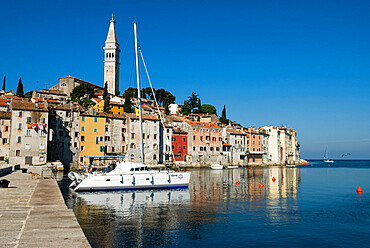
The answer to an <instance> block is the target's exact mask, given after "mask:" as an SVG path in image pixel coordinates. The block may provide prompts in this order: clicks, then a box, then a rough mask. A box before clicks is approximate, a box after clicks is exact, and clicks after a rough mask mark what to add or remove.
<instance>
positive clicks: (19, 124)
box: [17, 122, 22, 130]
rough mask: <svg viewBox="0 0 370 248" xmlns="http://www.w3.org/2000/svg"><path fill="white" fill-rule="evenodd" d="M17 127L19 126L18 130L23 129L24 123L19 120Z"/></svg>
mask: <svg viewBox="0 0 370 248" xmlns="http://www.w3.org/2000/svg"><path fill="white" fill-rule="evenodd" d="M17 127H18V130H21V129H22V123H20V122H18V123H17Z"/></svg>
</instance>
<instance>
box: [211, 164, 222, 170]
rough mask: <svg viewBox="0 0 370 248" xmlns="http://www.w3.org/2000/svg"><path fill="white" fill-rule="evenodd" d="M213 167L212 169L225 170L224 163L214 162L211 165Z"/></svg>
mask: <svg viewBox="0 0 370 248" xmlns="http://www.w3.org/2000/svg"><path fill="white" fill-rule="evenodd" d="M211 169H212V170H223V169H224V167H223V166H222V165H220V164H212V165H211Z"/></svg>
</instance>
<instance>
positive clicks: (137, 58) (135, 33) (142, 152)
mask: <svg viewBox="0 0 370 248" xmlns="http://www.w3.org/2000/svg"><path fill="white" fill-rule="evenodd" d="M136 25H137V24H136V23H134V35H135V58H136V81H137V100H138V105H139V106H138V107H139V122H140V148H141V149H140V150H141V163H144V142H143V116H142V111H141V87H140V73H139V45H138V41H137V27H136Z"/></svg>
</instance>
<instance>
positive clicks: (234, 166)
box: [227, 165, 239, 169]
mask: <svg viewBox="0 0 370 248" xmlns="http://www.w3.org/2000/svg"><path fill="white" fill-rule="evenodd" d="M227 168H228V169H238V168H239V166H237V165H228V166H227Z"/></svg>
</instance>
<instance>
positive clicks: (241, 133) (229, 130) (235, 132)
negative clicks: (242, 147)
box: [226, 128, 246, 135]
mask: <svg viewBox="0 0 370 248" xmlns="http://www.w3.org/2000/svg"><path fill="white" fill-rule="evenodd" d="M226 132H228V133H230V134H235V135H246V134H245V133H244V132H241V131H239V130H236V129H229V128H228V129H226Z"/></svg>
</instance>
